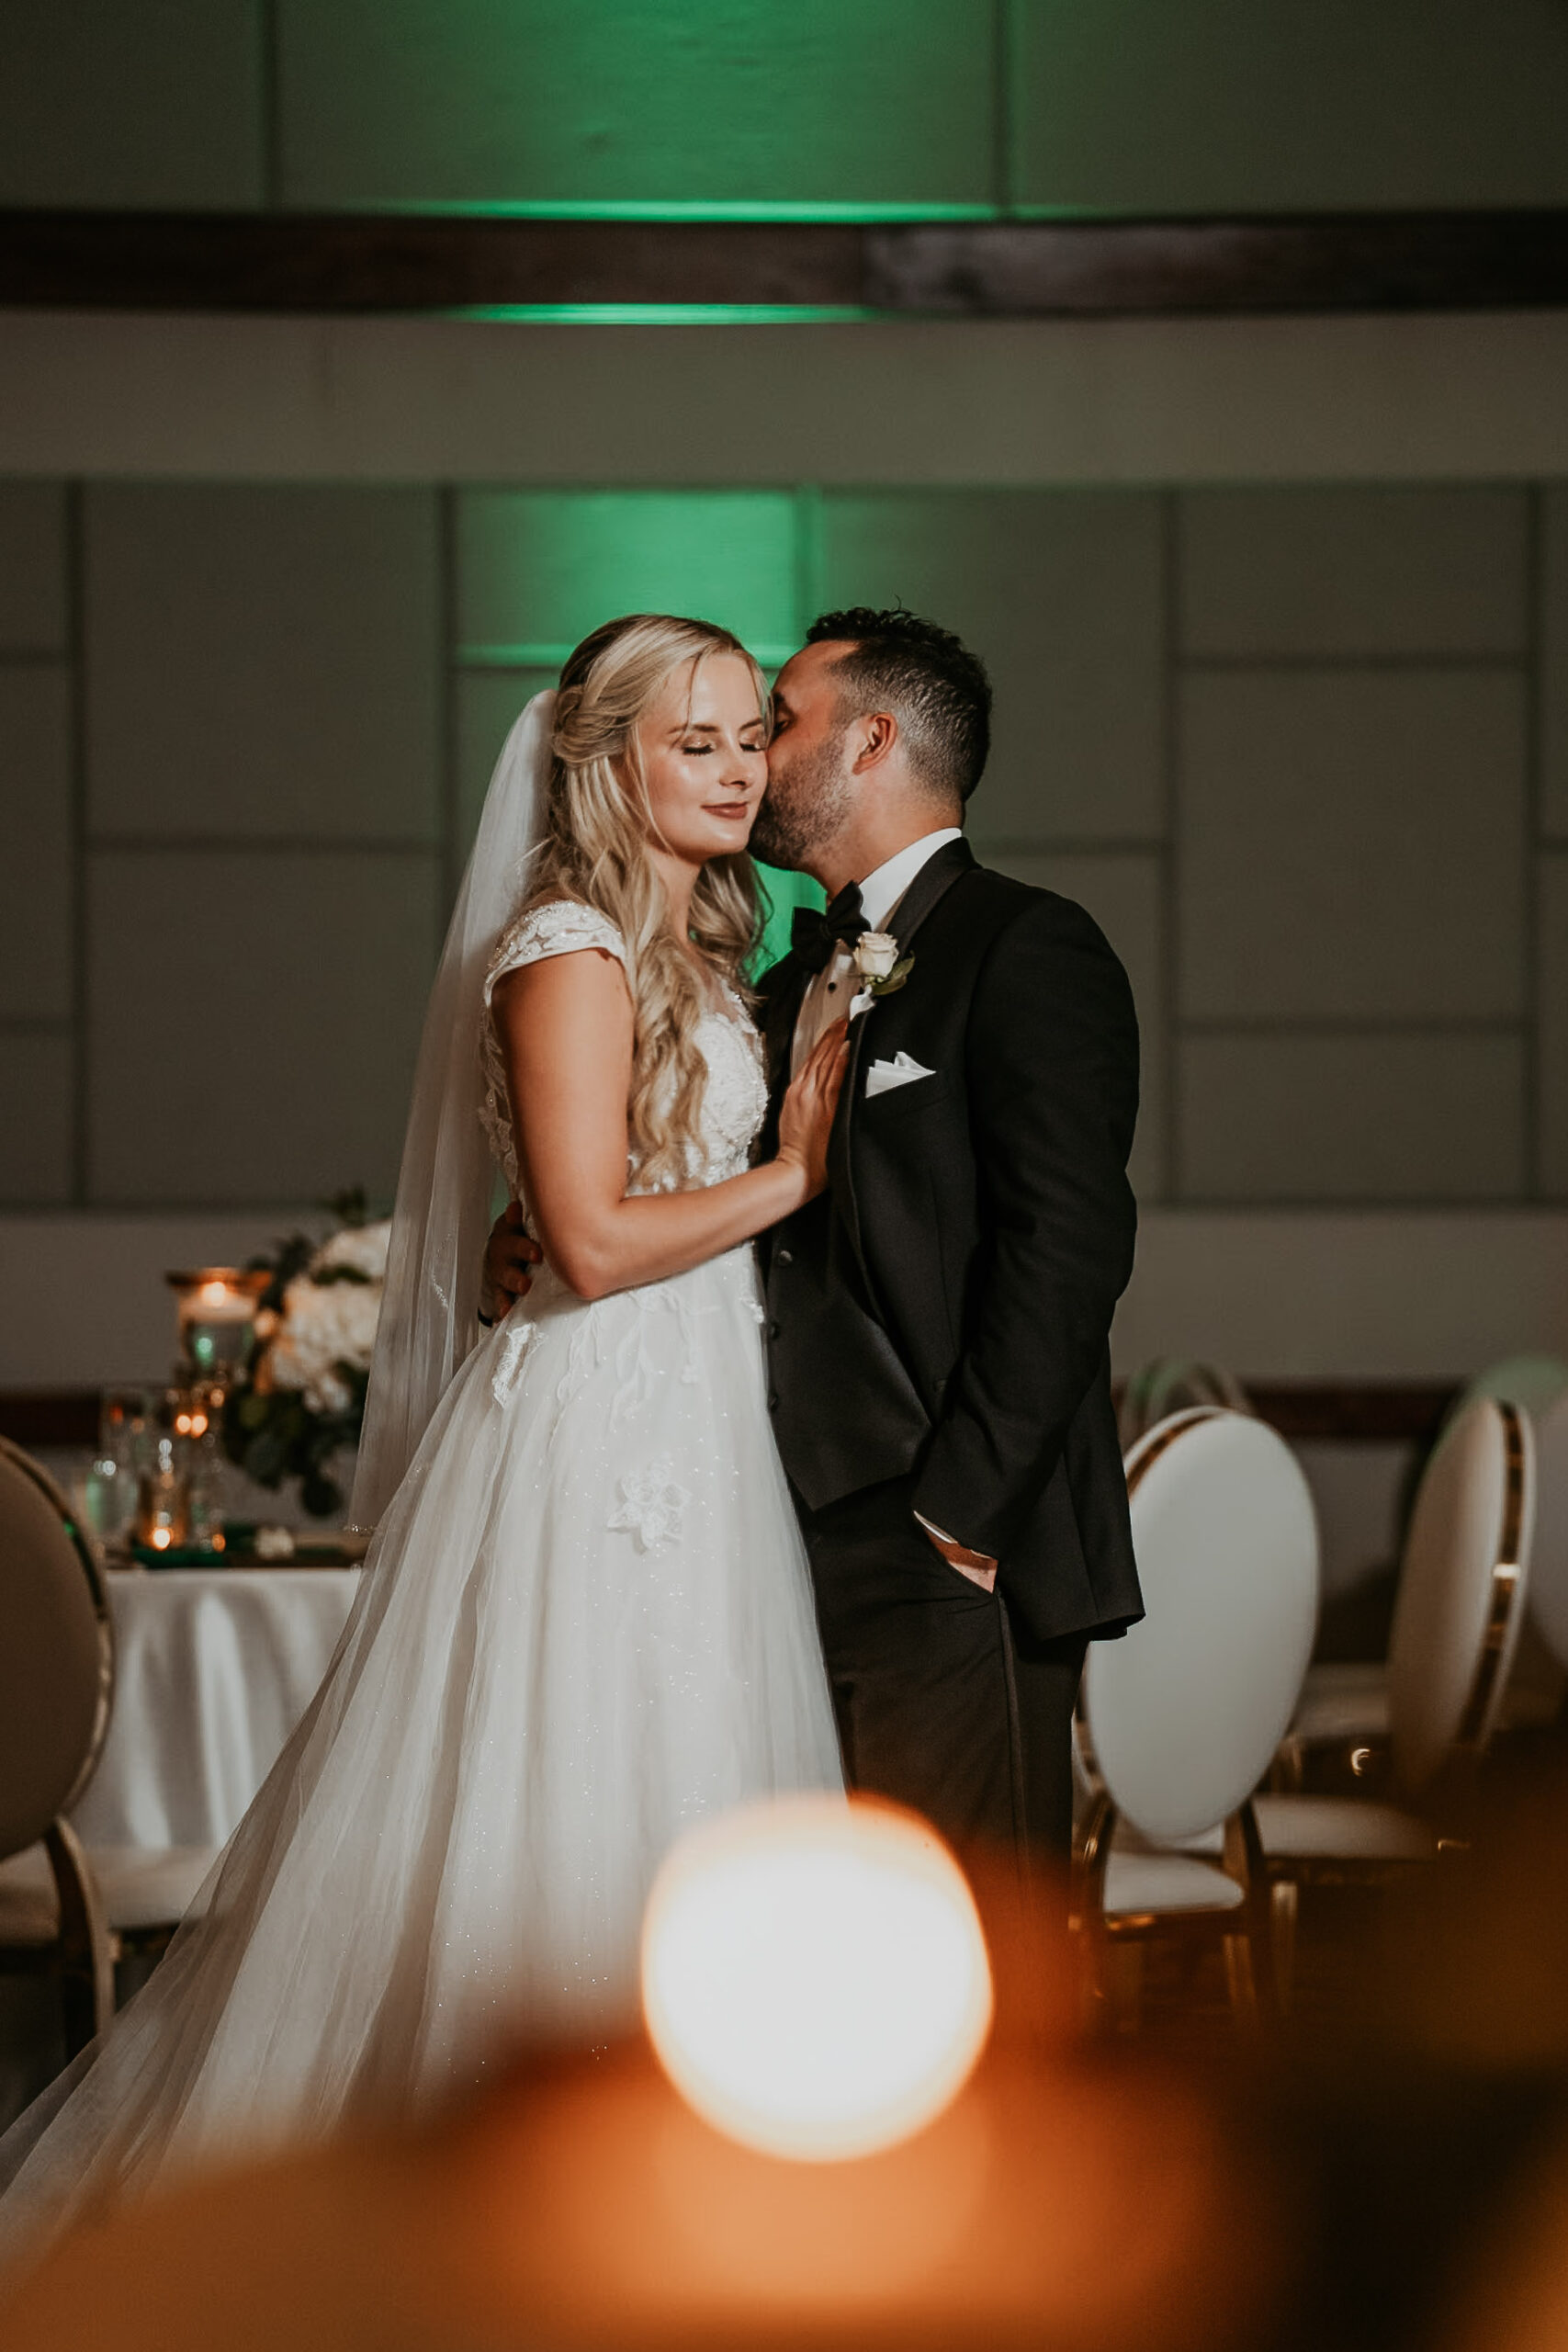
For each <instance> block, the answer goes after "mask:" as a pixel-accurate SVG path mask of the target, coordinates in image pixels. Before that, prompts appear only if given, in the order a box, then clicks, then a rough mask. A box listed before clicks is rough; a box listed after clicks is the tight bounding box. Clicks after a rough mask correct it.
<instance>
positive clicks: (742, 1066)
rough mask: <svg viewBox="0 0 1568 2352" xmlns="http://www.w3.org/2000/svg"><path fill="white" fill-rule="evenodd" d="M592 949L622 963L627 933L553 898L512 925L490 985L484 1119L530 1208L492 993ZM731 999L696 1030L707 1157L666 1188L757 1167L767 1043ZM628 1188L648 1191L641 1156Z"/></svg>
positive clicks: (593, 911)
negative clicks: (753, 1161)
mask: <svg viewBox="0 0 1568 2352" xmlns="http://www.w3.org/2000/svg"><path fill="white" fill-rule="evenodd" d="M585 947H599V948H603V949H604V952H605V954H606V955H610V956H615V958H616V960H617V961H618V962H620V963H623V964H624V963H625V961H626V950H625V947H624V946H623V944H622V941H621V935H620V933H619V932H617V931H616V929H615V925H614V924H613V923H612V922H609V921H608V920H607V919H606V918H605V917H604V915H602V914H601V913H600V912H599V911H598V910H597V908H594V907H586V906H582V905H581V904H579V902H578V901H577V900H576V899H548V900H547V901H546V902H545V904H543V905H542V906H536V907H530V908H529V910H528V911H527V912H526V913H525V914H523V915H519V916H518V917H517V919H516V920H515V922H512V923H510V924H508V926H507V928H506V930H505V931H504V932H503V933H502V936H501V940H500V942H499V944H498V945H497V947H496V951H495V954H494V956H492V957H491V966H490V972H489V975H488V977H487V979H486V982H485V1018H484V1026H483V1034H482V1036H481V1040H480V1051H481V1054H482V1057H483V1063H484V1081H485V1084H484V1101H483V1105H482V1108H481V1110H480V1113H479V1116H480V1118H481V1120H482V1121H483V1124H484V1129H485V1133H486V1135H487V1136H489V1137H490V1143H491V1150H492V1151H493V1152H494V1154H495V1158H496V1160H497V1162H498V1164H499V1166H500V1167H501V1169H502V1172H503V1173H504V1175H505V1177H506V1181H507V1183H508V1184H509V1185H510V1187H511V1189H512V1192H513V1195H514V1197H515V1198H516V1199H518V1200H520V1201H523V1205H524V1208H525V1210H526V1208H527V1203H526V1201H525V1200H524V1198H523V1185H522V1178H521V1174H520V1171H519V1168H518V1160H517V1145H516V1139H515V1137H514V1136H513V1132H512V1120H511V1115H510V1111H509V1108H508V1104H507V1098H506V1076H505V1071H504V1069H503V1068H502V1058H501V1047H500V1044H499V1041H498V1039H497V1037H496V1034H495V1022H494V1019H493V1016H492V1014H491V989H493V988H494V985H495V983H496V981H497V980H498V979H499V978H501V976H502V973H503V972H513V971H515V970H517V969H518V967H520V966H521V965H524V964H536V963H540V962H542V961H543V960H544V958H545V957H546V956H566V955H570V954H572V953H573V952H574V951H575V950H577V949H580V948H585ZM725 996H726V1000H727V1001H728V1007H729V1010H728V1012H718V1011H717V1010H715V1011H713V1012H705V1013H704V1014H703V1015H702V1016H701V1018H700V1019H699V1021H698V1023H697V1026H696V1045H697V1050H698V1052H699V1053H700V1054H701V1055H702V1057H703V1059H704V1061H705V1063H706V1065H707V1084H706V1086H705V1089H704V1091H703V1107H702V1119H701V1127H702V1138H703V1143H704V1145H705V1153H706V1156H705V1157H704V1155H703V1154H702V1153H700V1152H697V1151H695V1150H689V1152H688V1160H687V1173H686V1178H685V1181H684V1182H683V1183H682V1185H680V1186H678V1187H677V1186H675V1185H673V1184H666V1185H665V1186H664V1187H663V1188H662V1189H664V1190H669V1191H673V1190H682V1191H685V1190H691V1189H694V1188H695V1187H697V1186H699V1185H705V1184H719V1183H722V1182H724V1180H725V1179H726V1178H727V1177H729V1176H739V1174H740V1173H741V1171H742V1170H743V1169H745V1168H746V1167H747V1166H748V1165H749V1163H750V1157H751V1147H752V1145H753V1144H754V1143H755V1142H756V1139H757V1136H758V1134H759V1132H760V1131H761V1125H762V1120H763V1117H764V1116H765V1114H766V1112H767V1107H768V1087H767V1080H766V1078H765V1076H764V1074H763V1068H762V1048H761V1039H760V1038H759V1036H758V1035H757V1032H756V1029H755V1027H754V1026H753V1024H752V1022H751V1020H750V1015H749V1014H748V1012H747V1011H746V1008H745V1006H744V1005H743V1004H742V1002H741V1001H740V999H739V996H738V995H737V994H736V992H735V990H734V989H728V988H727V989H725ZM626 1189H627V1191H628V1192H630V1193H636V1192H638V1191H642V1190H645V1189H648V1188H646V1187H644V1186H641V1185H639V1183H638V1182H637V1158H636V1155H635V1153H633V1154H628V1157H627V1185H626Z"/></svg>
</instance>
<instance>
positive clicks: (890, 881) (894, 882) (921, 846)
mask: <svg viewBox="0 0 1568 2352" xmlns="http://www.w3.org/2000/svg"><path fill="white" fill-rule="evenodd" d="M963 835H964V828H963V827H962V825H943V826H942V828H941V829H940V831H937V832H934V833H922V834H921V835H920V838H919V841H918V842H906V844H905V846H904V847H903V848H902V849H900V850H896V851H895V852H894V854H893V855H892V856H891V857H889V858H886V859H885V860H884V861H883V863H882V864H881V865H879V866H877V867H876V869H875V870H874V872H873V873H871V874H868V875H867V876H866V877H865V880H864V881H863V883H862V884H861V886H860V902H861V911H862V912H863V915H864V916H865V919H866V922H868V923H869V924H870V926H871V928H872V930H873V931H880V930H882V928H883V926H884V925H885V924H886V921H887V918H888V916H889V915H890V914H891V913H892V912H893V910H894V908H895V907H896V906H897V903H898V901H899V899H901V898H902V897H903V895H904V893H905V891H906V890H907V889H908V887H909V885H910V883H911V882H912V881H913V880H914V878H915V876H916V875H917V874H918V873H919V870H920V868H921V866H922V865H925V863H926V861H927V860H928V859H929V858H932V857H934V856H935V855H936V854H937V852H938V850H939V849H941V848H942V846H943V844H944V843H945V842H956V841H961V840H962V839H963Z"/></svg>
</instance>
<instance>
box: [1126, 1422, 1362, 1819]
mask: <svg viewBox="0 0 1568 2352" xmlns="http://www.w3.org/2000/svg"><path fill="white" fill-rule="evenodd" d="M1126 1469H1127V1487H1128V1496H1129V1501H1130V1506H1131V1511H1132V1520H1133V1547H1134V1552H1135V1554H1136V1555H1137V1562H1138V1576H1139V1579H1140V1581H1141V1583H1142V1585H1143V1590H1144V1604H1145V1612H1146V1613H1145V1617H1144V1619H1143V1621H1142V1623H1139V1624H1137V1625H1134V1627H1133V1628H1132V1630H1131V1631H1130V1632H1129V1633H1128V1634H1126V1635H1125V1636H1124V1638H1123V1639H1122V1640H1121V1641H1115V1642H1095V1643H1092V1644H1091V1645H1090V1646H1089V1664H1088V1668H1087V1670H1086V1673H1085V1676H1084V1706H1085V1712H1086V1713H1087V1716H1088V1719H1089V1736H1090V1738H1091V1740H1092V1743H1093V1747H1094V1756H1095V1761H1096V1763H1097V1764H1098V1766H1099V1768H1100V1773H1101V1776H1102V1777H1103V1779H1104V1781H1105V1785H1106V1788H1107V1790H1108V1792H1110V1795H1111V1800H1112V1802H1113V1803H1114V1804H1115V1805H1116V1807H1117V1810H1118V1811H1119V1812H1120V1813H1121V1814H1122V1815H1123V1816H1124V1817H1125V1818H1126V1819H1127V1820H1128V1821H1130V1822H1132V1823H1133V1824H1134V1825H1135V1826H1136V1827H1137V1828H1138V1829H1140V1830H1141V1831H1142V1832H1143V1834H1144V1836H1145V1838H1149V1839H1151V1840H1153V1841H1155V1842H1156V1843H1159V1842H1171V1841H1174V1840H1176V1839H1179V1838H1190V1837H1196V1836H1198V1835H1200V1834H1201V1832H1202V1831H1204V1830H1207V1829H1212V1828H1213V1826H1214V1825H1215V1823H1216V1822H1221V1821H1224V1820H1225V1819H1226V1818H1227V1817H1228V1816H1229V1815H1231V1814H1233V1813H1235V1811H1236V1810H1237V1808H1238V1807H1239V1806H1240V1805H1242V1804H1244V1803H1245V1802H1246V1800H1247V1797H1248V1796H1250V1794H1251V1793H1252V1791H1253V1790H1254V1789H1255V1788H1256V1787H1257V1785H1258V1781H1260V1780H1261V1779H1262V1777H1263V1775H1264V1773H1265V1772H1266V1771H1267V1770H1268V1769H1269V1761H1270V1759H1271V1758H1272V1757H1273V1754H1274V1751H1275V1749H1276V1748H1277V1747H1278V1746H1279V1744H1280V1739H1281V1737H1282V1736H1283V1735H1284V1732H1285V1728H1286V1725H1287V1724H1289V1722H1290V1720H1291V1713H1292V1709H1293V1708H1294V1706H1295V1703H1296V1698H1297V1694H1298V1692H1299V1691H1300V1690H1301V1685H1302V1678H1303V1675H1304V1674H1305V1672H1306V1668H1307V1660H1308V1659H1309V1657H1311V1655H1312V1645H1313V1636H1314V1632H1315V1630H1316V1624H1317V1597H1318V1546H1317V1520H1316V1516H1315V1514H1314V1510H1313V1503H1312V1496H1311V1493H1310V1492H1309V1490H1308V1487H1307V1483H1306V1480H1305V1478H1304V1477H1303V1475H1302V1470H1301V1465H1300V1464H1299V1463H1298V1462H1297V1461H1296V1458H1295V1456H1294V1455H1293V1454H1292V1452H1291V1450H1290V1448H1289V1446H1287V1445H1286V1443H1285V1442H1284V1440H1283V1439H1282V1438H1281V1437H1280V1436H1279V1435H1278V1434H1277V1432H1276V1431H1275V1430H1271V1429H1269V1427H1268V1426H1267V1424H1266V1423H1264V1422H1262V1421H1260V1420H1258V1419H1254V1418H1253V1417H1252V1416H1251V1415H1250V1414H1245V1413H1237V1412H1229V1411H1222V1410H1219V1409H1217V1408H1214V1407H1213V1406H1201V1405H1200V1406H1196V1407H1192V1408H1189V1409H1188V1410H1187V1411H1185V1412H1181V1413H1176V1414H1173V1415H1172V1416H1171V1417H1170V1418H1169V1419H1167V1420H1165V1421H1162V1422H1161V1423H1160V1424H1159V1425H1158V1426H1157V1427H1156V1428H1155V1429H1153V1430H1150V1431H1149V1432H1148V1434H1147V1436H1146V1437H1145V1438H1144V1439H1143V1440H1142V1441H1141V1442H1139V1443H1138V1444H1137V1445H1135V1446H1134V1449H1133V1451H1132V1453H1130V1454H1129V1455H1128V1457H1127V1464H1126Z"/></svg>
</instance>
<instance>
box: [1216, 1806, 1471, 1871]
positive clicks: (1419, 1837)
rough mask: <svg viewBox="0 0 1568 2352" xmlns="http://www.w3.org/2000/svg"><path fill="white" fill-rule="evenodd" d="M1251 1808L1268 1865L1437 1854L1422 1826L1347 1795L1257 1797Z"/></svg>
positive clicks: (1429, 1832)
mask: <svg viewBox="0 0 1568 2352" xmlns="http://www.w3.org/2000/svg"><path fill="white" fill-rule="evenodd" d="M1252 1810H1253V1815H1254V1817H1255V1818H1256V1820H1257V1823H1258V1839H1259V1841H1260V1843H1261V1845H1262V1848H1263V1851H1264V1853H1265V1854H1266V1855H1267V1857H1268V1859H1269V1861H1270V1862H1275V1861H1312V1860H1325V1859H1332V1860H1344V1861H1353V1862H1429V1861H1431V1860H1433V1858H1434V1857H1435V1855H1436V1853H1437V1850H1438V1840H1437V1837H1436V1835H1435V1833H1434V1832H1433V1831H1432V1829H1431V1828H1429V1827H1428V1826H1427V1823H1426V1822H1424V1821H1422V1820H1420V1819H1419V1818H1418V1817H1417V1816H1416V1815H1414V1814H1409V1813H1404V1812H1402V1811H1401V1809H1400V1808H1399V1806H1398V1805H1393V1804H1360V1803H1359V1801H1358V1800H1357V1799H1355V1798H1353V1797H1312V1796H1304V1797H1298V1796H1259V1797H1254V1799H1253V1801H1252Z"/></svg>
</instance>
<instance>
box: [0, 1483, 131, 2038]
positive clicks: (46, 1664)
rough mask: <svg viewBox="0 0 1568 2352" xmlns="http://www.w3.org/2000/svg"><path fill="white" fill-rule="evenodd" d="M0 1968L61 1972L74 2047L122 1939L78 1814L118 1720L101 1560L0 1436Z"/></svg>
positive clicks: (108, 1986) (64, 1508) (53, 1491)
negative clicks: (74, 1819) (113, 1716)
mask: <svg viewBox="0 0 1568 2352" xmlns="http://www.w3.org/2000/svg"><path fill="white" fill-rule="evenodd" d="M0 1608H3V1611H4V1617H5V1623H6V1638H5V1640H4V1641H3V1642H0V1970H4V1971H6V1973H11V1974H17V1973H28V1974H36V1973H46V1974H49V1975H51V1976H55V1977H57V1978H58V1979H59V1982H60V1988H61V2006H62V2018H63V2023H64V2029H65V2043H66V2051H67V2054H68V2055H73V2054H74V2053H75V2052H76V2051H78V2050H80V2049H82V2048H84V2047H85V2044H86V2043H87V2042H89V2041H91V2040H92V2038H93V2036H94V2035H95V2034H96V2033H97V2032H99V2031H100V2030H102V2028H103V2027H104V2026H105V2025H107V2022H108V2019H109V2017H110V2014H111V2013H112V2011H113V2007H114V1973H113V1962H114V1947H113V1941H112V1938H111V1935H110V1930H109V1926H108V1921H107V1917H106V1916H105V1912H104V1907H103V1901H102V1897H101V1895H100V1894H99V1892H98V1888H97V1885H96V1881H95V1879H94V1877H93V1873H92V1871H91V1870H90V1868H89V1866H88V1864H87V1861H86V1859H85V1855H84V1853H83V1851H82V1847H81V1843H80V1841H79V1839H78V1838H77V1837H76V1834H75V1832H74V1831H73V1828H72V1827H71V1825H70V1823H69V1822H68V1821H67V1819H66V1817H65V1816H66V1815H67V1813H68V1812H69V1811H70V1808H71V1806H72V1805H73V1804H74V1803H75V1801H76V1799H77V1797H78V1796H80V1794H81V1792H82V1791H83V1790H84V1789H85V1787H86V1785H87V1782H88V1781H89V1780H90V1779H91V1778H92V1773H93V1768H94V1766H95V1765H96V1762H97V1760H98V1756H99V1752H100V1750H101V1749H102V1747H103V1744H104V1736H105V1734H106V1733H107V1729H108V1721H109V1704H110V1700H111V1697H112V1693H113V1688H114V1639H113V1634H112V1630H111V1627H110V1623H109V1611H108V1599H107V1594H106V1592H105V1589H104V1583H103V1578H102V1577H101V1576H100V1575H99V1572H98V1566H97V1562H96V1559H95V1558H94V1556H93V1553H92V1550H91V1548H90V1547H89V1545H88V1544H87V1541H86V1539H85V1536H84V1535H83V1533H82V1532H81V1530H80V1528H79V1527H78V1526H77V1524H76V1522H75V1521H74V1519H73V1516H72V1514H71V1511H70V1509H69V1507H68V1505H67V1503H66V1501H65V1498H64V1497H63V1496H62V1494H61V1492H60V1489H59V1488H58V1487H56V1486H55V1484H54V1482H53V1480H52V1479H51V1477H50V1476H48V1474H47V1473H46V1472H45V1471H44V1470H42V1469H41V1468H40V1467H39V1464H37V1463H35V1462H32V1461H30V1460H29V1459H28V1456H27V1455H26V1454H25V1453H22V1452H21V1451H20V1449H19V1448H18V1447H17V1446H14V1445H12V1444H11V1443H10V1442H8V1441H7V1440H6V1439H0Z"/></svg>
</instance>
